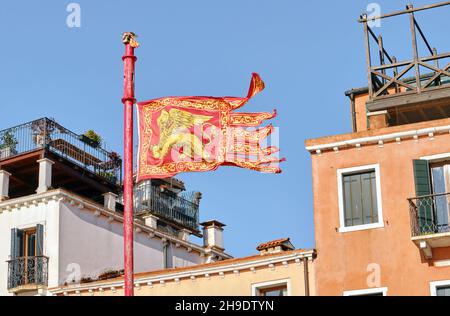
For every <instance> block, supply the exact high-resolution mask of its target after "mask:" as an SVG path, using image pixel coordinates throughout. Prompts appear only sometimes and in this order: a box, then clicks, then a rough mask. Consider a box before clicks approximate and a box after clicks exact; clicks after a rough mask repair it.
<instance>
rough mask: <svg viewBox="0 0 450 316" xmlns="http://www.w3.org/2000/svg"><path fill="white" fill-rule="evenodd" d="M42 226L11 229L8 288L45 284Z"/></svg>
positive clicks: (45, 260)
mask: <svg viewBox="0 0 450 316" xmlns="http://www.w3.org/2000/svg"><path fill="white" fill-rule="evenodd" d="M43 239H44V226H43V225H39V224H38V225H36V226H35V227H33V228H27V229H18V228H13V229H11V255H10V260H9V261H8V289H11V288H16V287H18V286H23V285H28V284H32V285H33V284H34V285H35V284H46V280H47V258H46V257H44V256H43Z"/></svg>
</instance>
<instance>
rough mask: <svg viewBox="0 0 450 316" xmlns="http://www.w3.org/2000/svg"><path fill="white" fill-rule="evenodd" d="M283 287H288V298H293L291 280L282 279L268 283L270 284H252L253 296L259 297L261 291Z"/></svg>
mask: <svg viewBox="0 0 450 316" xmlns="http://www.w3.org/2000/svg"><path fill="white" fill-rule="evenodd" d="M282 285H286V288H287V296H292V292H291V279H282V280H275V281H268V282H262V283H254V284H252V296H259V290H262V289H265V288H271V287H276V286H282Z"/></svg>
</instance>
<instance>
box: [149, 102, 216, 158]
mask: <svg viewBox="0 0 450 316" xmlns="http://www.w3.org/2000/svg"><path fill="white" fill-rule="evenodd" d="M212 118H213V117H212V116H206V115H196V114H192V113H190V112H186V111H182V110H178V109H170V110H169V111H168V112H167V111H166V110H163V111H162V112H161V114H160V115H159V117H158V119H157V124H158V127H159V132H160V137H159V143H158V144H157V145H155V146H153V147H152V153H153V157H155V158H157V159H163V158H164V157H165V156H166V155H167V154H168V153H169V151H170V150H171V149H172V148H175V149H181V150H182V153H181V154H180V158H185V157H189V158H192V159H193V158H194V156H198V157H201V158H202V159H203V160H208V159H209V153H207V152H206V151H204V150H203V142H202V140H201V139H200V138H199V137H198V136H196V135H195V134H194V133H191V132H189V129H190V128H191V127H193V126H195V125H200V124H203V123H206V122H208V121H209V120H210V119H212Z"/></svg>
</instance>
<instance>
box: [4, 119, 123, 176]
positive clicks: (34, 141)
mask: <svg viewBox="0 0 450 316" xmlns="http://www.w3.org/2000/svg"><path fill="white" fill-rule="evenodd" d="M43 148H45V149H47V150H49V151H51V152H53V153H55V154H57V155H59V156H61V157H63V158H65V159H67V160H69V161H70V162H72V163H74V164H76V165H78V166H80V167H82V168H84V169H86V170H88V171H91V172H93V173H95V174H96V175H98V176H101V177H103V178H105V179H106V180H108V181H109V182H113V183H120V182H121V180H122V160H121V159H120V158H119V156H118V155H117V154H116V153H114V152H108V151H106V150H105V149H103V148H101V146H100V144H96V143H94V142H93V141H91V140H90V139H88V138H87V137H85V136H84V135H77V134H75V133H73V132H71V131H70V130H68V129H67V128H65V127H63V126H61V125H60V124H58V123H57V122H55V121H53V120H51V119H48V118H42V119H39V120H36V121H33V122H29V123H25V124H22V125H19V126H16V127H12V128H8V129H6V130H2V131H0V160H3V159H8V158H11V157H13V156H17V155H21V154H24V153H27V152H31V151H34V150H37V149H43Z"/></svg>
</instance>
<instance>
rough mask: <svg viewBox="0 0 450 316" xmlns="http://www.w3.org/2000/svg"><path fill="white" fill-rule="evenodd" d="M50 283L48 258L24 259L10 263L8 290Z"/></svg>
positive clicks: (10, 261)
mask: <svg viewBox="0 0 450 316" xmlns="http://www.w3.org/2000/svg"><path fill="white" fill-rule="evenodd" d="M47 283H48V258H47V257H44V256H36V257H22V258H17V259H13V260H9V261H8V290H10V289H14V288H18V287H21V286H25V285H44V286H46V285H47Z"/></svg>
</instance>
